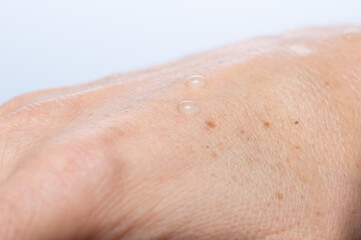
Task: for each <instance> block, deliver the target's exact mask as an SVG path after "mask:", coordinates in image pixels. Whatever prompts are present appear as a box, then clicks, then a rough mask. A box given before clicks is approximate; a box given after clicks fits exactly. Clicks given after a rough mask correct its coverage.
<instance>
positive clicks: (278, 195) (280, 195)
mask: <svg viewBox="0 0 361 240" xmlns="http://www.w3.org/2000/svg"><path fill="white" fill-rule="evenodd" d="M276 196H277V198H278V199H279V200H282V199H283V194H282V193H280V192H277V193H276Z"/></svg>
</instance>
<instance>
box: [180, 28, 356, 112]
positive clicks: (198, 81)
mask: <svg viewBox="0 0 361 240" xmlns="http://www.w3.org/2000/svg"><path fill="white" fill-rule="evenodd" d="M342 37H343V38H344V39H345V40H349V41H352V40H355V39H356V40H361V28H357V27H354V28H347V29H345V30H344V31H343V32H342ZM288 50H289V52H291V53H292V54H294V55H296V56H299V57H306V56H309V55H312V54H313V52H314V51H313V49H311V48H310V47H308V46H306V45H302V44H294V45H291V46H289V47H288ZM205 85H206V79H205V77H203V76H201V75H192V76H191V77H189V78H188V79H187V81H186V86H187V87H189V88H191V89H194V90H198V89H201V88H203V87H204V86H205ZM178 111H179V112H181V113H183V114H186V115H193V114H196V113H198V112H200V108H199V106H198V105H197V104H196V103H195V102H193V101H191V100H185V101H181V102H180V103H179V105H178Z"/></svg>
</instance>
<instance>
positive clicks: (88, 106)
mask: <svg viewBox="0 0 361 240" xmlns="http://www.w3.org/2000/svg"><path fill="white" fill-rule="evenodd" d="M195 108H196V109H195ZM195 110H196V111H195ZM359 119H361V27H356V26H351V27H350V26H346V27H345V26H343V27H327V28H311V29H303V30H299V31H293V32H287V33H283V34H281V35H277V36H267V37H260V38H255V39H251V40H248V41H243V42H240V43H237V44H233V45H229V46H225V47H222V48H219V49H215V50H212V51H209V52H206V53H203V54H199V55H195V56H190V57H187V58H184V59H182V60H179V61H176V62H172V63H168V64H165V65H162V66H158V67H154V68H150V69H146V70H141V71H136V72H130V73H125V74H119V75H113V76H110V77H106V78H104V79H100V80H98V81H94V82H90V83H85V84H80V85H75V86H69V87H64V88H58V89H50V90H45V91H38V92H34V93H28V94H25V95H22V96H19V97H16V98H14V99H12V100H10V101H9V102H7V103H5V104H4V105H2V106H1V107H0V129H1V133H0V213H1V214H0V238H1V239H2V240H15V239H16V240H19V239H20V240H23V239H24V240H25V239H26V240H33V239H34V240H43V239H44V240H48V239H55V240H57V239H59V240H61V239H105V240H119V239H126V240H128V239H129V240H133V239H134V240H143V239H144V240H148V239H149V240H150V239H152V240H153V239H172V240H173V239H175V240H178V239H200V240H203V239H204V240H208V239H225V240H233V239H234V240H276V239H277V240H303V239H307V240H308V239H311V240H313V239H317V240H323V239H324V240H357V239H360V238H361V231H360V225H361V200H360V199H361V168H360V166H361V144H360V143H361V123H360V121H359Z"/></svg>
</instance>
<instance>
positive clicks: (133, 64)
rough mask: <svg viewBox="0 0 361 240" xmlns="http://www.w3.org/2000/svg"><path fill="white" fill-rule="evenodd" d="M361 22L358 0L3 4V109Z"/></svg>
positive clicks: (18, 0) (40, 0)
mask: <svg viewBox="0 0 361 240" xmlns="http://www.w3.org/2000/svg"><path fill="white" fill-rule="evenodd" d="M343 23H356V24H361V0H252V1H251V0H247V1H240V0H238V1H236V0H233V1H232V0H175V1H172V0H0V103H2V102H4V101H5V100H7V99H8V98H11V97H13V96H15V95H18V94H20V93H23V92H27V91H31V90H36V89H39V88H48V87H54V86H61V85H68V84H74V83H79V82H84V81H89V80H94V79H97V78H99V77H103V76H105V75H108V74H111V73H116V72H122V71H128V70H134V69H137V68H143V67H147V66H151V65H154V64H158V63H163V62H166V61H169V60H174V59H176V58H179V57H182V56H185V55H188V54H192V53H196V52H199V51H203V50H206V49H210V48H212V47H216V46H220V45H223V44H227V43H231V42H234V41H239V40H241V39H244V38H248V37H252V36H255V35H261V34H270V33H272V34H273V33H277V32H280V31H283V30H287V29H292V28H295V27H303V26H309V25H329V24H343Z"/></svg>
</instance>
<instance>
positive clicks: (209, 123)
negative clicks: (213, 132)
mask: <svg viewBox="0 0 361 240" xmlns="http://www.w3.org/2000/svg"><path fill="white" fill-rule="evenodd" d="M206 124H207V126H208V127H209V128H216V124H215V122H213V121H206Z"/></svg>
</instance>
